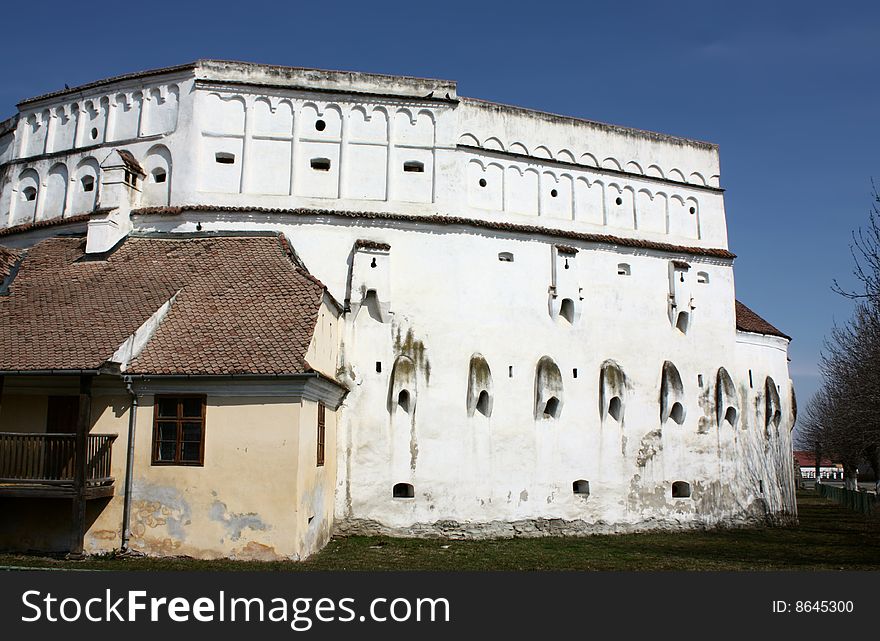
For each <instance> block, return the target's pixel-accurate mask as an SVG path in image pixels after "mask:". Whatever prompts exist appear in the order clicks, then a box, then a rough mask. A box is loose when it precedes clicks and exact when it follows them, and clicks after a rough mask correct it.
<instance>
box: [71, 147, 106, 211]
mask: <svg viewBox="0 0 880 641" xmlns="http://www.w3.org/2000/svg"><path fill="white" fill-rule="evenodd" d="M99 172H100V169H99V166H98V161H97V160H95V159H94V158H91V157H89V158H83V159H82V160H81V161H80V162H79V164H78V165H77V166H76V171H75V172H74V175H73V181H72V182H73V184H72V185H71V187H72V188H73V196H72V198H71V203H72V204H71V207H70V210H71V213H72V214H85V213H88V212H90V211H92V210H93V209H94V208H95V203H96V202H97V199H98V188H99V185H100V181H99V180H98V176H99Z"/></svg>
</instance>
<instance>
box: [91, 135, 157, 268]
mask: <svg viewBox="0 0 880 641" xmlns="http://www.w3.org/2000/svg"><path fill="white" fill-rule="evenodd" d="M146 175H147V174H146V172H145V171H144V169H143V167H141V164H140V163H139V162H138V161H137V159H136V158H135V157H134V155H133V154H132V153H131V152H130V151H128V150H127V149H114V150H113V151H111V152H110V153H109V154H108V155H107V157H106V158H104V161H103V162H102V163H101V191H100V192H98V209H97V210H96V213H95V214H93V215H92V217H91V218H90V219H89V230H88V237H87V240H86V252H87V253H89V254H100V253H104V252H106V251H108V250H109V249H110V248H112V247H113V246H114V245H116V243H118V242H119V241H120V240H122V239H123V238H125V236H126V235H128V232H129V231H131V217H130V213H131V210H132V209H134V208H135V207H138V206H139V205H140V203H141V186H142V185H143V182H144V178H146ZM99 212H100V213H99Z"/></svg>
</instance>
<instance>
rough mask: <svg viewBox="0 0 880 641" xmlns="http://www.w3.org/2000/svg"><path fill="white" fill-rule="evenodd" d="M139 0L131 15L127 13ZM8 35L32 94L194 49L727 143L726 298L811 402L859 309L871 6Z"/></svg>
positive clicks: (17, 87) (873, 83)
mask: <svg viewBox="0 0 880 641" xmlns="http://www.w3.org/2000/svg"><path fill="white" fill-rule="evenodd" d="M126 6H128V7H131V9H132V11H126V10H125V9H124V7H126ZM13 21H14V22H15V23H16V24H17V25H18V26H17V27H16V28H14V29H7V30H5V31H4V50H5V52H6V55H5V56H3V58H2V59H0V77H2V79H3V82H2V83H0V117H5V116H8V115H11V114H12V113H13V112H14V105H15V103H16V102H18V101H19V100H21V99H22V98H25V97H30V96H34V95H37V94H41V93H44V92H47V91H52V90H56V89H59V88H62V87H63V86H64V84H65V83H67V84H68V85H70V86H74V85H76V84H81V83H84V82H89V81H92V80H96V79H99V78H103V77H107V76H112V75H115V74H119V73H126V72H130V71H136V70H141V69H147V68H152V67H161V66H166V65H173V64H179V63H183V62H188V61H191V60H195V59H197V58H225V59H233V60H247V61H252V62H263V63H273V64H286V65H293V66H305V67H319V68H330V69H351V70H360V71H373V72H380V73H390V74H407V75H416V76H428V77H438V78H447V79H451V80H457V81H458V88H459V93H460V94H462V95H466V96H474V97H479V98H484V99H488V100H495V101H500V102H506V103H512V104H517V105H523V106H527V107H533V108H537V109H542V110H546V111H552V112H556V113H560V114H567V115H572V116H579V117H583V118H590V119H594V120H600V121H605V122H611V123H615V124H621V125H628V126H633V127H638V128H641V129H650V130H655V131H661V132H665V133H671V134H676V135H681V136H686V137H691V138H697V139H701V140H708V141H711V142H715V143H718V144H719V145H720V148H721V183H722V186H723V187H725V188H726V189H727V193H726V196H725V202H726V209H727V221H728V228H729V232H730V247H731V249H732V250H733V251H734V252H735V253H736V254H738V256H739V258H738V259H737V261H736V268H735V269H736V280H737V295H738V297H739V298H740V299H741V300H742V301H743V302H745V303H746V304H747V305H749V306H751V307H752V308H753V309H755V310H756V311H757V312H758V313H760V314H761V315H763V316H764V317H765V318H767V319H768V320H769V321H771V322H772V323H774V324H776V325H777V326H778V327H779V328H780V329H782V330H783V331H785V332H786V333H788V334H791V335H792V336H793V337H794V342H793V343H792V346H791V371H792V374H793V378H794V380H795V384H796V386H797V389H798V393H799V397H800V399H801V401H802V402H805V401H806V400H807V399H808V398H809V397H810V396H811V395H812V393H813V391H814V390H815V388H816V386H817V384H818V377H817V373H816V361H817V358H818V353H819V350H820V348H821V342H822V338H823V336H824V335H825V334H827V332H828V331H829V329H830V328H831V326H832V324H833V323H834V322H835V320H836V321H837V322H840V321H843V320H845V319H846V318H847V316H848V315H849V312H850V305H849V303H848V302H847V301H845V300H843V299H842V298H841V297H839V296H838V295H836V294H834V293H832V292H831V289H830V286H831V282H832V279H833V278H838V279H839V280H841V281H843V282H844V283H846V282H852V278H851V271H852V260H851V257H850V255H849V249H848V244H849V241H850V233H851V231H852V230H853V229H854V228H856V227H858V226H859V225H862V224H864V222H865V221H866V219H867V213H868V210H869V207H870V201H871V179H872V177H873V178H875V179H876V180H877V182H878V185H880V155H878V152H880V124H878V114H880V111H878V102H880V101H878V98H880V82H878V80H877V68H878V63H880V3H876V2H836V3H834V4H833V5H831V4H830V3H823V4H822V5H819V4H818V3H816V4H813V3H809V2H788V1H786V2H772V3H771V2H766V1H764V2H750V1H746V0H737V1H736V2H716V3H711V2H705V1H703V2H664V3H659V2H628V3H610V2H592V1H581V2H571V3H569V4H565V3H560V2H555V3H543V4H540V3H539V4H535V3H528V4H526V3H516V2H486V3H480V2H476V1H472V2H457V1H443V2H415V1H412V0H410V1H409V2H381V3H377V2H373V3H366V2H357V3H354V2H352V3H347V2H333V3H330V2H314V1H313V2H299V1H297V2H279V1H277V0H276V1H275V2H264V1H263V0H251V1H249V2H246V3H242V2H228V1H224V0H216V1H215V2H211V3H203V2H175V3H170V2H164V1H160V0H154V1H152V2H149V3H135V4H132V3H112V4H107V5H86V6H78V7H77V6H74V5H71V4H70V3H69V2H64V3H53V2H41V3H31V4H30V5H28V7H27V9H26V11H25V10H22V11H21V12H16V15H15V16H13Z"/></svg>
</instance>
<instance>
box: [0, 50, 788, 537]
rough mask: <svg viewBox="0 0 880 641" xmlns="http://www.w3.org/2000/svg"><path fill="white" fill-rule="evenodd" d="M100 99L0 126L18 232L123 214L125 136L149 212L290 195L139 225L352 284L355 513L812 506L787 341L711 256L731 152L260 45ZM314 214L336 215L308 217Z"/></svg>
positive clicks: (482, 517)
mask: <svg viewBox="0 0 880 641" xmlns="http://www.w3.org/2000/svg"><path fill="white" fill-rule="evenodd" d="M83 96H84V97H82V98H78V99H77V101H76V102H75V103H74V102H72V101H71V100H69V98H66V97H65V96H63V95H62V96H58V97H47V98H44V99H41V100H38V101H36V102H27V103H24V104H23V105H22V110H21V113H20V115H19V118H18V121H17V123H15V126H14V127H13V128H11V129H9V130H8V131H7V133H5V134H4V133H2V132H3V128H2V127H0V160H2V159H3V158H6V159H5V160H3V161H2V164H0V224H2V225H4V226H14V225H18V224H23V223H28V222H32V221H40V220H49V219H52V218H57V217H60V216H70V215H75V214H78V213H82V212H88V211H91V210H93V209H94V208H95V207H100V206H101V179H102V176H101V175H100V172H101V170H100V164H101V162H103V160H104V159H105V158H106V157H107V156H108V155H109V154H110V153H111V151H112V150H113V149H115V148H120V147H122V148H125V149H128V150H129V151H131V153H132V154H133V155H134V156H135V158H136V159H137V160H138V161H139V162H140V164H141V165H142V166H143V168H144V171H145V173H146V179H145V182H144V185H143V187H142V189H140V190H139V192H138V194H137V196H136V199H139V200H138V202H135V203H132V206H133V207H135V208H136V207H138V206H140V207H154V206H165V205H177V206H185V205H196V204H200V205H206V206H216V207H218V208H221V207H223V208H277V211H275V212H267V211H265V209H264V210H262V211H254V210H251V211H239V212H236V211H229V210H225V209H224V210H222V211H219V210H218V211H211V210H210V209H208V210H204V209H202V210H199V211H187V210H186V208H185V207H183V211H182V212H181V213H180V214H179V215H175V216H163V215H160V214H158V213H142V214H139V213H137V209H135V213H134V216H133V225H134V229H135V230H136V231H138V232H149V231H176V232H194V231H197V230H200V231H202V232H210V231H244V230H262V231H281V232H283V233H285V234H286V235H287V237H288V239H289V240H290V242H291V245H292V246H293V248H294V249H295V251H296V253H297V255H298V256H299V257H300V258H301V259H302V260H303V262H304V263H305V264H306V266H307V267H308V269H309V270H310V271H311V273H313V274H314V275H315V276H317V277H318V278H319V279H321V280H322V281H323V282H324V283H325V284H326V285H327V286H328V288H329V290H330V293H331V294H332V295H333V296H334V297H335V298H336V299H337V300H339V301H341V302H344V304H345V307H346V309H347V310H348V312H347V313H346V314H345V319H344V320H345V328H344V331H343V334H344V336H343V339H342V340H343V348H342V354H343V357H342V359H341V362H340V363H339V372H340V376H341V377H342V378H343V379H344V380H345V381H347V383H348V384H349V385H350V387H351V392H350V393H349V395H348V397H347V399H346V402H345V404H344V406H343V408H342V409H341V410H340V414H339V426H338V429H339V433H338V444H339V446H338V451H337V454H338V475H337V479H338V484H337V487H336V507H335V512H336V519H337V526H338V527H339V528H340V529H341V530H343V531H349V532H375V531H385V532H392V533H409V534H420V535H421V534H437V533H444V534H447V535H452V536H495V535H511V536H513V535H518V536H531V535H543V534H548V533H587V532H597V531H629V530H636V529H645V528H652V527H664V528H667V527H705V526H709V525H714V524H718V523H729V524H739V523H746V522H754V521H756V520H762V519H766V518H785V517H787V516H789V515H792V514H793V513H794V509H795V507H794V496H793V487H794V486H793V478H792V469H793V468H792V460H791V437H790V430H791V427H792V423H793V405H792V403H793V395H792V388H791V382H790V380H789V376H788V365H787V360H786V355H787V340H785V339H782V338H776V337H766V336H761V335H752V334H745V333H738V332H737V331H736V327H735V312H734V296H735V291H734V278H733V269H732V260H730V259H725V258H708V257H704V256H700V255H698V252H691V251H688V250H687V247H693V248H698V247H701V248H715V249H725V248H726V247H727V233H726V222H725V217H724V203H723V193H722V191H721V190H720V189H719V175H718V167H719V165H718V153H717V148H716V147H715V146H713V145H709V144H706V143H700V142H693V141H686V140H682V139H678V138H672V137H668V136H663V135H660V134H653V133H649V132H640V131H635V130H630V129H624V128H620V127H614V126H610V125H601V124H597V123H591V122H587V121H580V120H576V119H570V118H563V117H559V116H553V115H549V114H541V113H536V112H531V111H527V110H523V109H519V108H514V107H506V106H501V105H493V104H491V103H483V102H480V101H476V100H471V99H458V97H457V96H456V94H455V85H454V83H448V82H446V81H431V80H421V79H410V78H394V77H388V76H371V75H368V74H344V73H340V72H317V71H310V70H297V69H284V68H274V67H263V66H258V65H241V64H238V63H217V62H211V61H206V62H201V63H197V64H196V65H194V66H192V67H188V68H186V69H185V70H176V71H173V72H169V74H168V76H167V77H166V76H163V75H161V74H160V75H152V76H149V77H145V78H142V79H141V80H137V79H132V78H129V79H126V80H123V81H120V82H118V83H116V84H113V83H111V84H110V85H101V86H99V87H95V88H94V89H90V90H89V91H84V92H83ZM7 128H8V127H7ZM95 132H97V134H96V135H94V136H93V134H95ZM10 139H12V142H10ZM4 145H5V146H4ZM4 149H5V150H6V151H5V152H4V151H3V150H4ZM10 150H12V151H10ZM3 153H6V156H5V157H4V156H3V155H2V154H3ZM90 181H91V182H92V183H93V188H92V189H86V186H87V185H88V184H89V183H90ZM26 194H32V195H34V198H32V199H30V198H28V197H26ZM302 208H305V209H310V210H316V211H317V213H314V214H301V213H300V214H294V213H284V212H285V211H292V210H295V209H302ZM318 210H328V212H327V213H321V212H320V211H318ZM332 210H337V211H348V212H366V213H369V212H383V213H389V214H392V215H393V214H406V215H409V216H415V217H416V218H415V219H412V220H402V219H397V220H395V219H388V218H385V219H377V218H369V217H367V215H363V216H361V217H339V216H334V215H333V214H332V213H331V212H332ZM428 215H441V216H444V215H452V216H459V217H463V218H466V219H473V220H477V221H484V222H485V221H491V222H497V223H514V224H519V225H532V226H536V227H538V228H540V227H544V228H547V229H548V230H562V231H563V232H565V231H572V232H585V233H594V234H607V235H612V236H618V237H623V238H634V239H639V240H644V241H652V242H654V243H666V244H668V245H670V247H669V248H667V249H662V248H660V247H654V248H653V249H651V248H645V249H629V248H626V247H623V246H622V245H621V244H619V243H615V242H614V240H613V238H611V239H609V240H608V241H607V242H602V243H598V242H595V243H594V242H586V241H584V240H571V239H568V238H561V237H559V236H558V235H557V236H554V235H553V233H549V234H548V235H542V234H540V233H525V232H523V231H511V230H504V229H487V228H485V226H484V227H482V228H477V227H473V226H468V225H456V226H448V225H440V224H437V223H436V222H435V221H432V220H430V219H427V218H426V219H425V220H424V221H423V222H418V218H417V217H419V216H428ZM363 241H367V242H363ZM675 246H680V247H678V248H676V247H675ZM243 259H246V257H244V258H243ZM768 399H769V401H768ZM674 484H675V486H674ZM674 493H675V494H679V493H682V494H687V496H674ZM395 494H397V495H398V496H395Z"/></svg>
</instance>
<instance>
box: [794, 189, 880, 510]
mask: <svg viewBox="0 0 880 641" xmlns="http://www.w3.org/2000/svg"><path fill="white" fill-rule="evenodd" d="M872 198H873V202H872V206H871V211H870V213H869V216H868V225H867V226H866V227H864V228H860V229H859V230H857V231H856V232H854V233H853V242H852V244H851V245H850V251H851V253H852V256H853V261H854V264H855V267H854V270H853V274H854V275H855V277H856V279H857V281H858V283H859V285H858V288H857V289H855V290H847V289H844V288H843V287H841V286H840V284H839V283H838V282H837V281H834V286H833V289H834V291H836V292H837V293H839V294H841V295H842V296H845V297H847V298H849V299H852V300H855V301H856V306H855V309H854V310H853V315H852V317H851V318H850V319H849V320H848V321H847V322H846V323H844V324H843V325H837V326H835V327H834V328H833V329H832V331H831V334H830V335H829V336H828V337H827V338H826V340H825V343H824V346H823V349H822V355H821V359H820V362H819V369H820V372H821V374H822V386H821V388H820V390H819V391H818V392H817V393H816V396H815V397H814V398H813V399H812V400H811V402H810V404H809V405H808V407H807V411H806V412H805V418H804V421H803V423H802V425H801V430H800V434H799V439H798V441H799V444H800V445H801V446H802V447H805V448H808V449H810V450H811V451H814V452H816V453H817V457H818V456H820V455H825V456H832V457H834V458H836V459H837V460H839V461H840V462H841V463H843V468H844V482H845V485H846V487H847V488H850V489H857V488H858V484H857V481H858V473H857V467H858V465H859V464H860V463H861V462H862V461H864V460H867V461H869V463H870V465H871V467H872V468H873V470H874V478H875V483H876V485H875V489H876V491H877V492H878V493H880V411H878V410H880V206H878V204H880V195H878V193H877V190H876V187H874V189H873V193H872Z"/></svg>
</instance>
